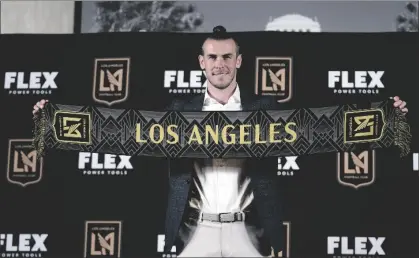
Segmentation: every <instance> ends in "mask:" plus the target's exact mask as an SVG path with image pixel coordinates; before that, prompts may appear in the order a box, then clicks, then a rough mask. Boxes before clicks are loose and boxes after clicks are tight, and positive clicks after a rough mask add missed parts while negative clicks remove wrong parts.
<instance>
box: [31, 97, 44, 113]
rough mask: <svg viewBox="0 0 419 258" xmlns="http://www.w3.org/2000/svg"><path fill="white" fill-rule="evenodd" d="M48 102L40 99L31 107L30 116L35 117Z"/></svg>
mask: <svg viewBox="0 0 419 258" xmlns="http://www.w3.org/2000/svg"><path fill="white" fill-rule="evenodd" d="M47 102H48V100H45V99H42V100H40V101H38V102H36V104H35V105H34V106H33V111H32V114H33V115H35V114H36V113H37V112H38V111H39V110H40V109H43V108H44V107H45V104H47Z"/></svg>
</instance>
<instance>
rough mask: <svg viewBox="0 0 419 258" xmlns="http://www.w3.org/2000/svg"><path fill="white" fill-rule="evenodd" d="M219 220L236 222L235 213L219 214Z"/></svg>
mask: <svg viewBox="0 0 419 258" xmlns="http://www.w3.org/2000/svg"><path fill="white" fill-rule="evenodd" d="M218 218H219V220H220V222H234V220H235V218H234V213H231V212H225V213H220V214H218Z"/></svg>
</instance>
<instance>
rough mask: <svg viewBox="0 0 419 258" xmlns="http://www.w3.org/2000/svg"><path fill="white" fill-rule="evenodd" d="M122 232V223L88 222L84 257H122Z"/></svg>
mask: <svg viewBox="0 0 419 258" xmlns="http://www.w3.org/2000/svg"><path fill="white" fill-rule="evenodd" d="M121 231H122V222H121V221H86V227H85V238H84V241H85V244H84V246H85V250H84V257H85V258H93V257H103V258H105V257H106V258H119V257H121V237H122V234H121Z"/></svg>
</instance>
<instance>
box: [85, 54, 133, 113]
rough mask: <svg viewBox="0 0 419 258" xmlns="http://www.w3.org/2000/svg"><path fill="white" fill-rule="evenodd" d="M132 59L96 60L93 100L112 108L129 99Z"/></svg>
mask: <svg viewBox="0 0 419 258" xmlns="http://www.w3.org/2000/svg"><path fill="white" fill-rule="evenodd" d="M130 60H131V59H130V58H96V59H95V70H94V71H95V74H94V80H93V99H94V100H95V101H96V102H98V103H103V104H106V105H108V106H111V105H113V104H115V103H120V102H123V101H125V100H126V99H127V98H128V90H129V74H130Z"/></svg>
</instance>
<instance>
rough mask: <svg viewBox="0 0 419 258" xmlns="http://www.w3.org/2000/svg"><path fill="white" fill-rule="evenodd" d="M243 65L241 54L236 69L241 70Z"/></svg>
mask: <svg viewBox="0 0 419 258" xmlns="http://www.w3.org/2000/svg"><path fill="white" fill-rule="evenodd" d="M241 65H242V55H241V54H240V55H239V56H238V57H237V60H236V68H237V69H238V68H240V66H241Z"/></svg>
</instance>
